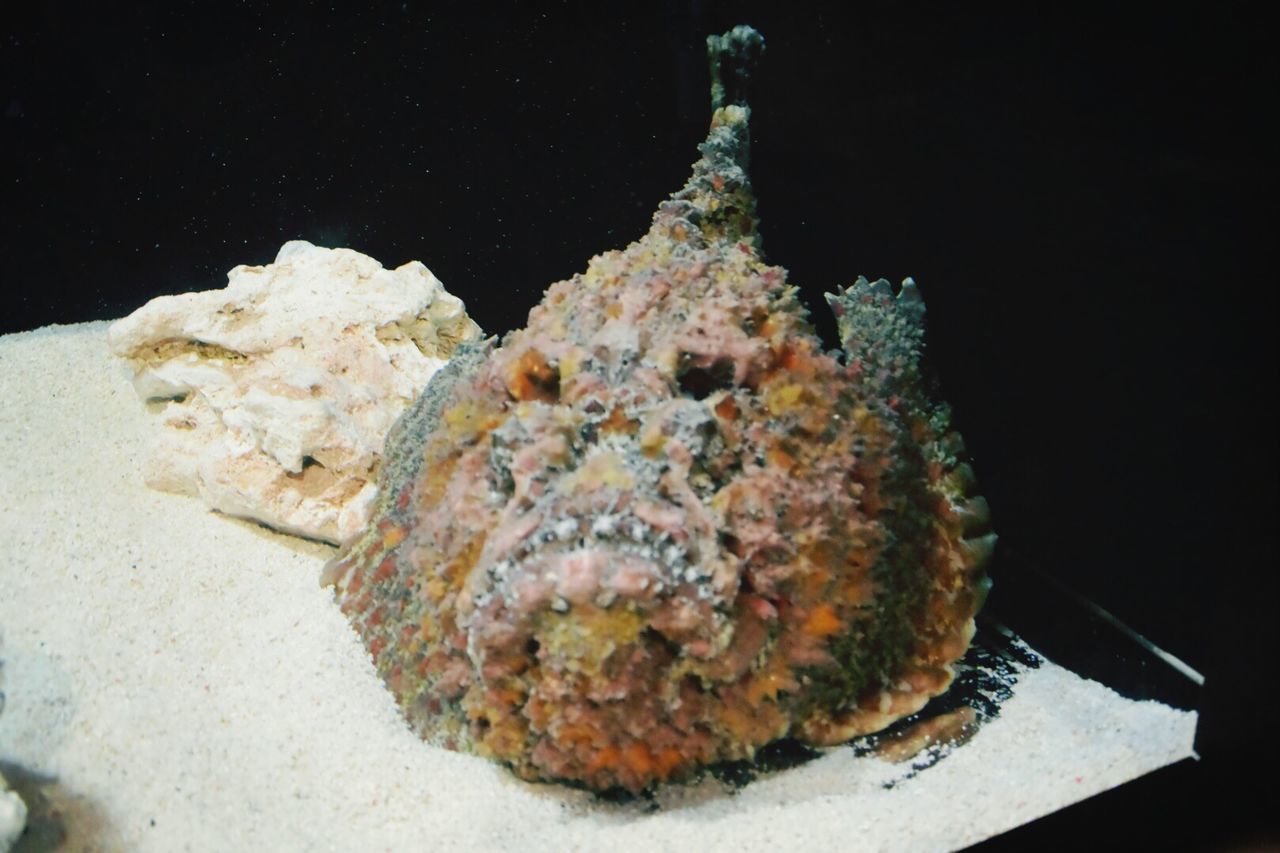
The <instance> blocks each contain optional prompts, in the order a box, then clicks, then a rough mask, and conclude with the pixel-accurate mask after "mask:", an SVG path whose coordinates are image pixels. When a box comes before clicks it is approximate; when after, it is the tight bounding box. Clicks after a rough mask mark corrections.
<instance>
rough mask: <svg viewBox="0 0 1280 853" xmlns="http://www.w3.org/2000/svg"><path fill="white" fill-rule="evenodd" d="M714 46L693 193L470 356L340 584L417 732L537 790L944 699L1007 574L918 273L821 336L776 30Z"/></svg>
mask: <svg viewBox="0 0 1280 853" xmlns="http://www.w3.org/2000/svg"><path fill="white" fill-rule="evenodd" d="M709 44H710V48H711V54H712V60H713V70H714V71H715V72H716V73H717V74H718V75H719V83H723V84H724V85H719V83H718V84H717V86H716V88H715V89H714V95H713V104H714V107H715V110H714V114H713V118H712V123H711V130H710V134H709V136H708V139H707V141H706V142H704V143H703V144H702V146H701V147H700V151H701V153H702V158H701V159H700V160H699V161H698V162H697V163H696V164H695V165H694V170H693V176H692V178H691V179H690V181H689V182H688V184H687V185H686V186H685V187H684V188H683V189H682V190H680V191H679V192H677V193H676V194H675V195H674V196H672V197H671V199H670V200H669V201H667V202H665V203H663V204H662V205H661V206H660V207H659V209H658V211H657V213H656V214H655V215H654V219H653V224H652V227H651V228H650V230H649V232H648V233H647V234H646V235H645V236H644V237H643V238H642V239H641V240H639V241H638V242H636V243H632V244H631V245H630V246H629V247H627V248H626V249H625V250H623V251H611V252H606V253H605V254H602V255H599V256H597V257H595V258H593V259H592V260H591V261H590V263H589V265H588V267H587V270H586V272H585V273H583V274H580V275H576V276H574V277H573V278H572V279H570V280H568V281H562V282H559V283H557V284H553V285H552V286H551V287H550V288H549V289H548V290H547V292H546V294H545V296H544V298H543V299H542V302H541V303H540V304H539V305H538V306H536V307H535V308H534V309H533V310H532V312H531V313H530V315H529V320H528V325H527V326H526V327H525V328H524V329H521V330H519V331H516V332H514V333H512V334H510V335H508V336H507V337H506V338H505V340H504V341H503V342H502V346H501V347H500V348H496V349H495V348H492V347H491V345H490V344H487V343H486V344H468V345H465V347H464V348H460V349H459V352H458V355H457V356H456V358H455V360H454V362H453V363H451V364H450V365H449V367H448V368H446V370H444V371H442V372H441V374H439V375H438V376H437V377H436V379H435V380H434V381H433V382H432V383H431V385H430V386H429V387H428V389H427V392H426V393H425V394H424V395H423V397H422V398H421V399H419V400H418V401H417V402H416V403H415V404H414V406H413V407H412V408H411V409H410V411H409V412H408V413H407V414H406V416H405V418H404V419H403V420H402V421H401V422H400V423H399V424H398V425H397V426H396V428H395V430H394V432H393V435H392V436H391V437H390V438H389V439H388V444H387V455H388V460H389V464H388V466H387V469H386V475H385V476H384V478H383V479H382V481H381V492H380V496H379V499H378V508H377V510H376V512H375V520H374V522H373V523H372V524H371V525H370V527H369V528H368V529H367V530H366V531H365V533H364V534H363V535H362V536H361V537H359V538H358V539H356V540H355V541H353V542H351V543H349V545H348V546H347V547H346V548H345V549H344V550H343V551H342V552H340V553H339V555H338V557H337V558H335V560H334V561H333V562H331V564H330V565H329V566H328V567H327V569H326V572H325V581H326V582H329V583H333V584H335V586H336V595H337V599H338V601H339V603H340V605H341V608H342V610H343V611H344V612H345V613H346V614H347V615H348V616H349V617H350V619H351V621H352V623H353V625H354V626H355V627H356V629H357V630H358V632H359V633H360V634H361V636H362V637H363V638H364V640H365V642H366V643H367V645H368V647H369V650H370V652H371V653H372V656H373V660H374V663H375V665H376V667H377V670H378V672H379V673H380V675H381V676H382V677H383V678H384V679H385V680H386V683H387V685H388V686H389V687H390V689H391V690H392V692H393V693H394V695H395V697H396V699H397V700H398V702H399V704H400V706H401V708H402V709H403V712H404V714H405V716H406V717H407V718H408V720H409V722H410V723H411V724H412V726H413V727H414V729H415V730H416V731H417V732H419V733H420V734H421V735H423V736H424V737H427V738H429V739H431V740H433V741H435V742H437V743H440V744H443V745H445V746H448V747H451V748H456V749H465V750H471V751H474V752H477V753H479V754H481V755H485V756H490V757H492V758H495V759H498V760H500V761H503V762H506V763H507V764H509V765H510V766H511V767H512V768H513V769H514V770H515V772H516V773H518V774H519V775H520V776H522V777H526V778H530V779H556V780H565V781H569V782H572V783H576V784H581V785H585V786H587V787H590V788H593V789H606V788H610V787H614V786H621V787H623V788H627V789H630V790H639V789H643V788H644V787H646V786H648V785H651V784H654V783H656V782H659V781H662V780H667V779H674V778H678V777H681V776H685V775H687V774H688V773H690V772H691V771H692V770H694V769H695V768H697V767H699V766H701V765H705V764H707V763H709V762H713V761H717V760H730V759H741V758H747V757H750V756H751V755H753V753H754V752H755V750H756V749H757V748H759V747H760V746H762V745H764V744H766V743H768V742H770V741H772V740H774V739H777V738H780V737H783V736H793V737H797V738H800V739H802V740H804V741H806V742H809V743H812V744H831V743H836V742H839V741H842V740H845V739H848V738H850V737H852V736H854V735H857V734H860V733H864V732H870V731H874V730H877V729H880V728H882V727H884V726H885V725H887V724H889V723H890V722H892V721H893V720H896V719H898V718H900V717H902V716H904V715H907V714H910V713H913V712H914V711H916V710H918V709H919V708H920V707H922V706H923V705H924V703H925V702H927V701H928V699H929V698H930V697H932V696H934V695H936V694H938V693H940V692H941V691H943V690H945V689H946V687H947V686H948V684H949V683H950V681H951V679H952V668H951V665H952V663H953V662H954V661H955V660H956V659H957V658H959V657H960V656H961V655H962V654H963V653H964V651H965V648H966V647H967V645H968V643H969V640H970V639H971V637H972V634H973V616H974V614H975V612H976V611H977V609H978V607H979V606H980V603H981V601H982V598H983V595H984V592H985V588H986V580H985V575H984V571H983V568H982V566H983V563H984V561H985V559H986V556H987V554H988V553H989V551H990V547H991V544H992V537H991V536H989V535H984V534H986V525H987V519H986V512H985V504H984V503H983V502H982V500H981V499H980V498H976V497H970V493H971V488H972V481H971V476H970V471H969V469H968V467H967V465H965V464H964V463H963V460H962V448H961V446H960V442H959V438H958V436H957V435H956V434H955V433H954V432H953V431H952V430H951V429H950V425H949V423H948V416H947V412H946V409H945V407H943V406H941V405H937V404H935V403H934V402H932V400H931V397H930V395H929V393H928V387H927V382H926V381H925V379H924V378H923V376H922V371H921V368H920V356H921V349H922V345H923V337H922V334H923V325H922V324H923V303H922V302H921V301H920V299H919V294H918V292H917V291H916V288H915V287H914V285H913V284H911V283H910V282H909V281H908V282H906V283H904V285H903V286H902V287H901V288H900V289H895V288H892V287H890V286H889V285H888V284H887V283H884V282H877V283H875V284H871V283H869V282H867V281H866V280H864V279H860V280H859V281H858V282H857V283H855V284H854V285H853V286H852V287H850V288H849V289H848V290H842V291H840V292H839V293H837V294H834V295H832V296H831V297H830V300H831V302H832V305H833V306H834V308H835V310H836V312H837V314H838V316H839V319H840V330H841V335H842V339H843V344H844V348H845V355H844V356H843V358H841V357H839V355H838V354H835V353H827V352H824V351H823V348H822V346H821V342H820V341H819V339H818V338H817V337H816V336H815V335H814V333H813V330H812V328H811V327H810V325H809V323H808V322H807V313H806V311H805V309H804V308H803V306H802V305H801V304H800V303H799V302H798V300H797V298H796V290H795V288H793V287H791V286H790V285H788V284H787V282H786V276H785V273H784V271H783V270H782V269H780V268H778V267H772V266H768V265H766V264H765V263H764V262H763V261H762V259H761V254H760V242H759V240H758V237H757V231H756V219H755V215H754V200H753V197H752V194H751V190H750V186H749V183H748V177H747V174H746V171H745V166H746V152H747V142H748V136H747V119H748V115H749V111H748V109H747V107H746V106H745V104H744V103H741V100H742V95H743V91H744V88H745V87H744V86H743V79H744V76H745V75H744V73H743V71H744V69H745V67H746V66H747V65H748V64H749V63H750V60H751V58H752V57H753V56H754V55H756V54H758V53H759V52H760V50H761V48H762V42H761V40H760V37H759V35H758V34H756V33H755V32H754V31H753V30H750V29H749V28H745V27H739V28H736V29H735V30H733V31H732V32H730V33H729V34H727V35H726V36H724V37H722V38H713V39H710V40H709ZM390 460H395V461H394V463H392V462H391V461H390Z"/></svg>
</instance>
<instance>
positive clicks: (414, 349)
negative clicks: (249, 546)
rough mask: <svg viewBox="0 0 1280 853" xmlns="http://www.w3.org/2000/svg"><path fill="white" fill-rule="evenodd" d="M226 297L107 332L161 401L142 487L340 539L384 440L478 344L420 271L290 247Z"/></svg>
mask: <svg viewBox="0 0 1280 853" xmlns="http://www.w3.org/2000/svg"><path fill="white" fill-rule="evenodd" d="M227 278H228V284H227V287H226V288H225V289H223V290H210V291H203V292H199V293H183V294H179V295H176V296H161V297H158V298H156V299H153V300H152V301H151V302H148V303H147V304H146V305H144V306H143V307H142V308H140V309H138V310H137V311H135V312H134V313H133V314H131V315H129V316H128V317H126V318H124V319H123V320H119V321H117V322H116V323H114V324H113V325H112V326H111V327H110V329H109V330H108V342H109V344H110V347H111V351H112V352H113V353H115V354H116V355H118V356H121V357H123V358H125V359H127V360H128V362H129V364H130V366H131V368H132V370H133V384H134V388H135V389H136V390H137V392H138V394H139V395H140V396H141V397H143V398H144V399H147V400H165V401H166V402H164V403H162V404H160V405H162V406H163V409H162V411H161V422H162V428H161V430H160V434H159V436H158V437H157V439H156V440H155V443H154V446H153V451H152V453H151V455H150V457H149V459H148V460H147V462H146V464H145V470H144V478H145V479H146V482H147V484H148V485H150V486H152V487H153V488H157V489H162V490H164V491H171V492H179V493H183V494H191V495H199V496H200V497H201V498H203V499H204V501H205V503H207V504H208V505H209V506H210V507H212V508H214V509H217V510H220V511H222V512H225V513H229V514H231V515H236V516H241V517H245V518H251V519H255V520H257V521H261V522H262V523H264V524H267V525H269V526H271V527H274V528H277V529H279V530H283V531H286V532H290V533H296V534H299V535H302V536H308V537H311V538H315V539H323V540H327V541H329V542H339V541H341V540H343V539H345V538H347V537H349V536H352V535H354V534H355V533H357V532H358V531H359V530H360V529H361V528H362V527H363V525H364V523H365V521H366V520H367V518H368V510H369V507H370V502H371V501H372V499H373V495H374V490H375V485H374V483H373V477H374V476H375V473H376V468H377V465H378V462H379V459H380V456H379V454H380V453H381V451H382V442H383V439H384V437H385V436H386V434H387V430H388V429H389V428H390V427H391V424H392V423H393V422H394V421H395V419H396V417H397V416H398V415H399V414H400V412H401V411H403V410H404V408H405V407H406V406H407V405H408V404H409V403H410V402H411V401H412V400H413V398H414V397H415V396H416V395H417V394H418V392H419V391H420V390H421V389H422V388H423V387H424V386H425V385H426V383H427V380H428V379H430V378H431V376H432V375H433V374H434V373H435V372H436V371H437V370H439V369H440V368H441V367H442V366H444V364H445V363H446V361H447V360H448V358H449V356H450V354H451V353H452V352H453V349H454V347H455V346H456V345H457V344H458V343H459V342H460V341H464V340H473V339H476V338H478V337H479V336H480V329H479V327H478V326H476V324H475V323H474V322H473V321H472V320H471V318H470V317H468V316H467V314H466V309H465V308H464V307H463V304H462V301H461V300H459V299H458V298H457V297H456V296H453V295H452V294H450V293H448V292H447V291H445V289H444V286H443V285H441V284H440V282H439V281H438V280H437V279H436V277H435V276H433V275H432V274H431V272H430V270H428V269H427V268H426V267H425V266H423V265H422V264H421V263H419V262H417V261H410V262H409V263H407V264H404V265H403V266H401V267H398V268H396V269H395V270H386V269H383V267H382V265H381V264H380V263H378V262H377V261H376V260H374V259H373V258H370V257H368V256H367V255H362V254H360V253H359V252H355V251H352V250H351V249H325V248H321V247H318V246H313V245H312V244H310V243H308V242H305V241H302V240H294V241H291V242H288V243H285V244H284V246H283V247H282V248H281V249H280V252H279V254H278V255H277V256H276V260H275V262H274V263H272V264H268V265H266V266H259V267H250V266H238V267H236V268H235V269H233V270H232V271H231V272H230V273H229V274H228V276H227Z"/></svg>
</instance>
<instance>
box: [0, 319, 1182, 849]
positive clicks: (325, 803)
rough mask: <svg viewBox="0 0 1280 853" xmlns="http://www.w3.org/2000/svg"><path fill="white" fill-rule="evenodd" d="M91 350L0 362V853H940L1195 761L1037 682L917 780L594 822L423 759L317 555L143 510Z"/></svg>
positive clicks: (807, 788) (475, 765)
mask: <svg viewBox="0 0 1280 853" xmlns="http://www.w3.org/2000/svg"><path fill="white" fill-rule="evenodd" d="M106 328H107V324H106V323H87V324H81V325H75V326H55V327H49V328H44V329H39V330H36V331H34V332H27V333H22V334H17V335H7V336H4V337H0V401H2V405H0V506H2V507H3V514H2V515H0V632H2V634H3V640H4V644H3V647H2V650H0V655H2V656H3V659H4V676H5V684H4V689H5V693H6V695H7V702H6V704H5V707H4V711H3V714H0V771H3V772H4V774H5V775H6V776H8V777H9V778H10V781H11V783H13V784H14V785H15V787H17V788H18V789H19V790H23V791H24V793H25V794H26V795H27V796H28V798H29V800H33V801H35V802H30V801H29V805H30V806H32V812H33V815H34V816H35V819H33V821H32V825H31V826H30V827H29V829H28V834H27V836H25V837H24V838H23V839H21V840H20V841H19V842H18V846H17V847H16V848H15V849H17V850H22V849H24V847H31V846H34V845H36V844H37V843H43V840H51V839H55V838H58V837H61V838H63V839H64V843H65V845H66V849H71V850H81V849H89V850H157V851H173V850H219V851H222V850H357V849H358V850H384V849H385V850H404V849H420V848H426V847H431V848H435V849H449V850H491V849H514V848H519V849H521V850H547V851H564V850H584V851H585V850H599V849H611V850H694V849H696V850H731V851H737V853H747V851H753V850H761V851H764V850H768V851H771V852H772V851H778V850H790V849H802V848H803V849H810V850H813V849H836V848H839V849H851V850H852V849H857V850H882V849H883V850H904V849H911V850H947V849H955V848H959V847H963V846H966V845H969V844H972V843H974V842H976V841H978V840H980V839H982V838H985V837H988V836H991V835H994V834H996V833H999V832H1001V831H1004V830H1006V829H1009V828H1011V827H1014V826H1017V825H1020V824H1022V823H1025V822H1027V821H1029V820H1032V819H1034V818H1036V817H1038V816H1040V815H1043V814H1047V813H1049V812H1051V811H1055V810H1057V809H1059V808H1062V807H1063V806H1066V805H1069V804H1070V803H1073V802H1076V801H1078V800H1081V799H1084V798H1086V797H1089V796H1091V795H1093V794H1095V793H1098V792H1100V791H1103V790H1106V789H1108V788H1111V787H1113V786H1115V785H1119V784H1121V783H1123V782H1125V781H1128V780H1130V779H1133V778H1136V777H1138V776H1141V775H1143V774H1145V773H1148V772H1150V771H1152V770H1155V769H1157V768H1159V767H1162V766H1164V765H1167V764H1170V763H1173V762H1176V761H1179V760H1181V759H1184V758H1187V757H1189V756H1191V755H1192V754H1193V753H1192V741H1193V738H1194V733H1195V725H1196V715H1195V714H1194V713H1190V712H1185V711H1178V710H1174V709H1172V708H1169V707H1166V706H1164V705H1160V704H1157V703H1153V702H1133V701H1130V700H1128V699H1125V698H1123V697H1121V696H1119V695H1117V694H1116V693H1114V692H1112V691H1111V690H1109V689H1107V688H1106V687H1104V686H1102V685H1100V684H1097V683H1095V682H1092V681H1087V680H1084V679H1082V678H1080V677H1078V676H1076V675H1074V674H1072V673H1070V672H1068V671H1066V670H1064V669H1062V668H1060V667H1057V666H1055V665H1053V664H1051V663H1046V664H1044V665H1042V666H1040V667H1039V668H1036V669H1026V670H1025V671H1022V672H1021V673H1019V676H1018V680H1017V683H1016V685H1015V686H1014V692H1013V696H1012V697H1011V698H1009V699H1007V700H1006V701H1005V702H1004V703H1003V705H1002V706H1001V710H1000V713H999V715H998V716H997V717H995V718H994V719H992V720H990V721H989V722H987V723H986V724H985V725H983V726H982V727H981V729H980V730H979V731H978V732H977V734H976V735H975V736H974V737H973V738H972V739H971V740H970V741H968V742H967V743H965V744H964V745H963V746H960V747H957V748H955V749H954V750H952V751H951V752H950V754H948V755H947V756H946V757H945V758H944V759H943V760H941V761H939V762H938V763H937V764H936V765H934V766H931V767H929V768H928V769H927V770H925V771H922V772H919V773H912V771H911V767H910V764H909V763H907V764H891V763H888V762H886V761H884V760H881V759H879V758H876V757H874V756H871V755H861V756H860V755H858V754H857V753H856V752H855V750H853V749H851V748H848V747H841V748H835V749H832V750H830V751H828V752H827V753H826V754H824V755H823V756H822V757H821V758H818V759H816V760H813V761H810V762H809V763H807V764H804V765H802V766H799V767H795V768H792V769H789V770H785V771H779V772H776V773H770V774H765V775H763V776H761V777H760V778H758V779H756V780H755V781H753V782H751V783H750V784H748V785H746V786H745V787H743V788H742V789H741V790H736V791H731V790H729V789H726V788H725V787H724V786H723V785H721V784H720V783H719V782H717V781H716V780H714V779H711V778H708V779H706V780H704V781H703V782H701V783H698V784H694V785H687V786H672V787H669V788H666V789H663V791H661V792H660V793H659V795H658V796H657V797H656V798H655V799H654V800H652V801H648V802H633V803H629V804H615V803H609V802H604V801H601V800H598V799H596V798H594V797H593V796H591V795H589V794H587V793H584V792H581V791H574V790H569V789H566V788H563V787H560V786H557V785H530V784H526V783H524V782H521V781H519V780H517V779H515V778H513V777H512V776H511V775H510V774H509V773H508V772H507V771H506V770H504V769H503V768H501V767H499V766H496V765H493V764H491V763H489V762H487V761H484V760H481V759H478V758H474V757H471V756H466V755H459V754H455V753H451V752H447V751H444V750H440V749H436V748H434V747H431V746H428V745H426V744H424V743H422V742H420V741H419V740H418V739H417V738H415V737H414V736H413V735H412V734H411V733H410V732H409V730H408V728H407V727H406V726H405V725H404V723H403V722H402V720H401V718H400V716H399V714H398V712H397V710H396V708H395V706H394V703H393V702H392V700H391V696H390V694H389V693H388V692H387V691H386V690H385V689H384V687H383V686H382V684H381V682H380V681H379V680H378V679H377V677H376V675H375V674H374V671H373V667H372V665H371V663H370V662H369V659H368V655H367V653H366V651H365V649H364V647H363V646H362V645H361V643H360V642H359V640H358V639H357V637H356V635H355V633H354V632H353V631H352V630H351V629H350V628H349V626H348V624H347V622H346V620H345V619H344V618H343V616H342V615H341V614H340V613H339V612H338V609H337V607H336V606H334V604H333V602H332V600H331V592H330V591H329V590H326V589H321V588H320V586H319V584H318V582H317V578H318V575H319V572H320V567H321V565H322V564H323V563H324V561H325V560H326V559H327V558H328V557H329V556H330V555H331V554H332V552H333V549H332V548H329V547H327V546H324V545H319V544H316V543H311V542H306V541H302V540H298V539H295V538H292V537H288V536H283V535H278V534H275V533H272V532H270V531H268V530H266V529H264V528H262V527H259V526H257V525H254V524H250V523H247V522H243V521H238V520H235V519H230V518H227V517H225V516H221V515H218V514H215V513H212V512H209V511H207V510H206V509H205V508H204V506H203V505H202V504H201V503H200V502H199V501H197V500H194V499H189V498H183V497H177V496H172V495H165V494H160V493H157V492H154V491H151V490H150V489H147V488H146V487H145V486H143V484H142V481H141V477H140V475H139V473H138V471H139V463H140V460H141V458H142V456H143V454H144V452H145V445H146V439H147V435H148V430H149V429H150V427H151V426H152V425H151V424H149V423H148V419H149V417H150V416H149V415H148V414H147V411H146V408H145V407H144V405H143V403H142V402H141V401H139V400H138V398H137V396H136V395H135V394H134V392H133V389H132V387H131V386H130V385H129V383H128V380H127V375H126V373H125V371H124V369H123V367H122V366H121V365H120V364H119V363H117V362H115V361H114V360H113V359H112V358H111V357H110V355H109V354H108V352H107V346H106ZM55 811H56V812H57V813H58V815H59V817H57V818H56V820H55V819H51V818H49V817H48V814H49V813H50V812H55ZM41 815H44V817H41Z"/></svg>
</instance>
